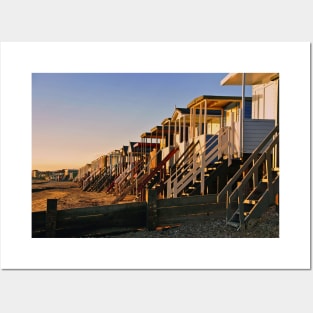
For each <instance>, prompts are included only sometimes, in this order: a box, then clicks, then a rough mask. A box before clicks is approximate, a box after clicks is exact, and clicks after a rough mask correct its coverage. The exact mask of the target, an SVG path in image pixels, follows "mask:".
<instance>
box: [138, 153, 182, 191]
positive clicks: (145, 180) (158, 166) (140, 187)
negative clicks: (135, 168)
mask: <svg viewBox="0 0 313 313" xmlns="http://www.w3.org/2000/svg"><path fill="white" fill-rule="evenodd" d="M178 150H179V147H175V148H174V149H172V151H170V152H169V153H168V155H167V156H166V157H165V158H164V159H163V160H162V161H161V162H160V163H159V164H158V165H157V167H156V168H154V169H153V171H151V173H150V174H149V175H148V176H147V177H145V179H144V180H143V181H142V182H141V184H140V186H139V188H138V189H139V191H140V190H141V189H142V188H143V187H144V186H145V185H146V184H147V182H148V181H149V180H150V179H151V178H152V177H153V176H154V175H155V174H156V173H157V172H158V171H159V170H160V169H161V168H162V167H163V166H164V165H165V164H166V162H167V161H169V160H170V159H171V158H172V157H173V155H174V154H175V153H176V152H177V151H178Z"/></svg>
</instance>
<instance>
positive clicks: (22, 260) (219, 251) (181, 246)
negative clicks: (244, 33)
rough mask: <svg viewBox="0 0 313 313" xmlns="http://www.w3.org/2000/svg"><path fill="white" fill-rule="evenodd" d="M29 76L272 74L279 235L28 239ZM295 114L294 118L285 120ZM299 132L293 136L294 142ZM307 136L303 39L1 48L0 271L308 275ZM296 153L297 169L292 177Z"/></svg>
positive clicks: (306, 53)
mask: <svg viewBox="0 0 313 313" xmlns="http://www.w3.org/2000/svg"><path fill="white" fill-rule="evenodd" d="M33 72H204V73H205V72H211V73H219V72H279V73H280V116H281V117H280V134H281V136H280V137H281V138H280V168H281V172H280V176H281V179H280V238H273V239H269V238H266V239H251V238H247V239H246V238H239V239H234V238H233V239H225V238H220V239H213V238H208V239H194V238H192V239H164V238H163V239H117V238H116V239H99V238H88V239H87V238H86V239H32V238H31V74H32V73H33ZM195 96H196V95H195ZM298 107H299V109H298ZM296 110H300V112H301V119H298V120H297V119H295V116H299V114H298V113H297V114H295V111H296ZM299 130H301V132H300V131H299ZM299 133H300V134H301V136H302V140H299V141H295V139H294V138H295V134H299ZM309 134H310V44H309V43H306V42H305V43H292V42H291V43H288V42H285V43H275V42H272V43H248V42H246V43H238V42H236V43H231V42H230V43H212V42H210V43H204V42H198V43H196V42H193V43H186V42H182V43H160V42H159V43H156V42H154V43H153V42H151V43H127V42H125V43H121V42H119V43H109V42H106V43H22V42H21V43H19V42H16V43H9V42H5V43H2V44H1V267H2V268H3V269H309V268H310V264H311V262H310V177H309V174H310V171H309V170H308V171H306V170H305V169H306V168H308V167H309V164H310V146H309V144H308V143H309V140H310V139H309ZM290 141H291V142H292V149H291V148H290ZM291 151H292V153H291ZM298 155H301V162H303V167H302V169H301V172H300V171H299V172H296V171H294V164H295V162H298V161H299V157H298ZM12 173H15V175H12ZM16 177H18V180H17V179H16ZM13 185H15V186H16V190H19V195H18V197H17V196H16V191H14V190H12V186H13Z"/></svg>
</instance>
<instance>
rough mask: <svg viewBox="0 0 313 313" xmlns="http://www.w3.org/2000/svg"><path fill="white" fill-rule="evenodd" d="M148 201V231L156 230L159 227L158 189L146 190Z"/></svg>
mask: <svg viewBox="0 0 313 313" xmlns="http://www.w3.org/2000/svg"><path fill="white" fill-rule="evenodd" d="M146 199H147V221H146V227H147V228H148V230H155V229H156V226H157V218H158V216H157V199H158V194H157V190H156V189H147V190H146Z"/></svg>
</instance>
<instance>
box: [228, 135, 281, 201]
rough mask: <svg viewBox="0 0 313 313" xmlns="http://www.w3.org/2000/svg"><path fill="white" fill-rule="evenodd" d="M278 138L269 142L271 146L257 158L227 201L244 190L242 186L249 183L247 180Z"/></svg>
mask: <svg viewBox="0 0 313 313" xmlns="http://www.w3.org/2000/svg"><path fill="white" fill-rule="evenodd" d="M278 138H279V137H278V136H277V137H276V138H275V139H273V141H272V142H271V144H270V145H269V146H268V147H267V148H266V150H265V151H264V152H263V153H262V155H261V156H260V157H259V158H258V160H257V161H256V162H255V164H254V166H253V167H252V168H251V169H250V170H249V171H248V173H247V174H246V175H245V177H244V178H243V179H242V181H241V184H240V185H239V186H237V187H236V188H235V189H234V191H233V192H232V194H231V195H230V196H229V199H230V200H231V199H232V198H234V197H235V195H236V192H240V191H241V189H243V188H244V186H245V185H246V184H247V182H248V181H249V179H250V178H251V177H252V176H253V174H254V171H255V168H258V167H259V166H260V165H261V164H262V162H263V161H264V160H265V158H266V154H267V153H268V152H269V151H271V150H272V149H273V148H274V147H275V146H276V145H277V142H278Z"/></svg>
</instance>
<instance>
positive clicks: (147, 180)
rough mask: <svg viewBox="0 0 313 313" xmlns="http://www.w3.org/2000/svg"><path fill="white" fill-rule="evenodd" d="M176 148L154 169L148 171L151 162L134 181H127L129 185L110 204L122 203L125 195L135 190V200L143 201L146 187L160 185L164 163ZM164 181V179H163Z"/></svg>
mask: <svg viewBox="0 0 313 313" xmlns="http://www.w3.org/2000/svg"><path fill="white" fill-rule="evenodd" d="M178 149H179V148H178V147H176V148H174V149H172V150H171V151H170V152H169V153H168V155H167V156H166V157H165V158H164V159H163V160H162V161H161V162H159V163H158V165H157V166H156V168H154V169H152V170H150V164H151V161H152V160H150V162H149V163H148V164H147V165H146V166H145V167H144V168H143V169H142V170H141V171H140V172H139V173H138V175H137V177H136V179H134V180H132V181H129V184H128V185H126V186H125V188H124V189H123V190H121V191H120V192H119V194H118V195H117V197H116V198H115V199H114V200H113V201H112V204H115V203H118V202H119V201H122V200H123V199H124V198H125V197H126V195H127V194H129V193H130V192H132V191H133V190H135V193H136V199H139V200H141V201H145V192H144V191H145V188H146V186H147V185H149V187H150V188H153V187H156V186H155V185H156V184H157V183H159V184H160V186H161V182H160V181H162V179H163V177H164V175H165V174H164V173H165V167H166V163H167V162H168V161H169V160H170V159H171V158H172V157H173V156H174V155H175V153H176V152H177V151H178ZM158 153H161V150H159V152H158ZM157 155H158V154H156V156H155V157H157ZM157 176H159V179H156V177H157ZM163 181H164V179H163Z"/></svg>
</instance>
